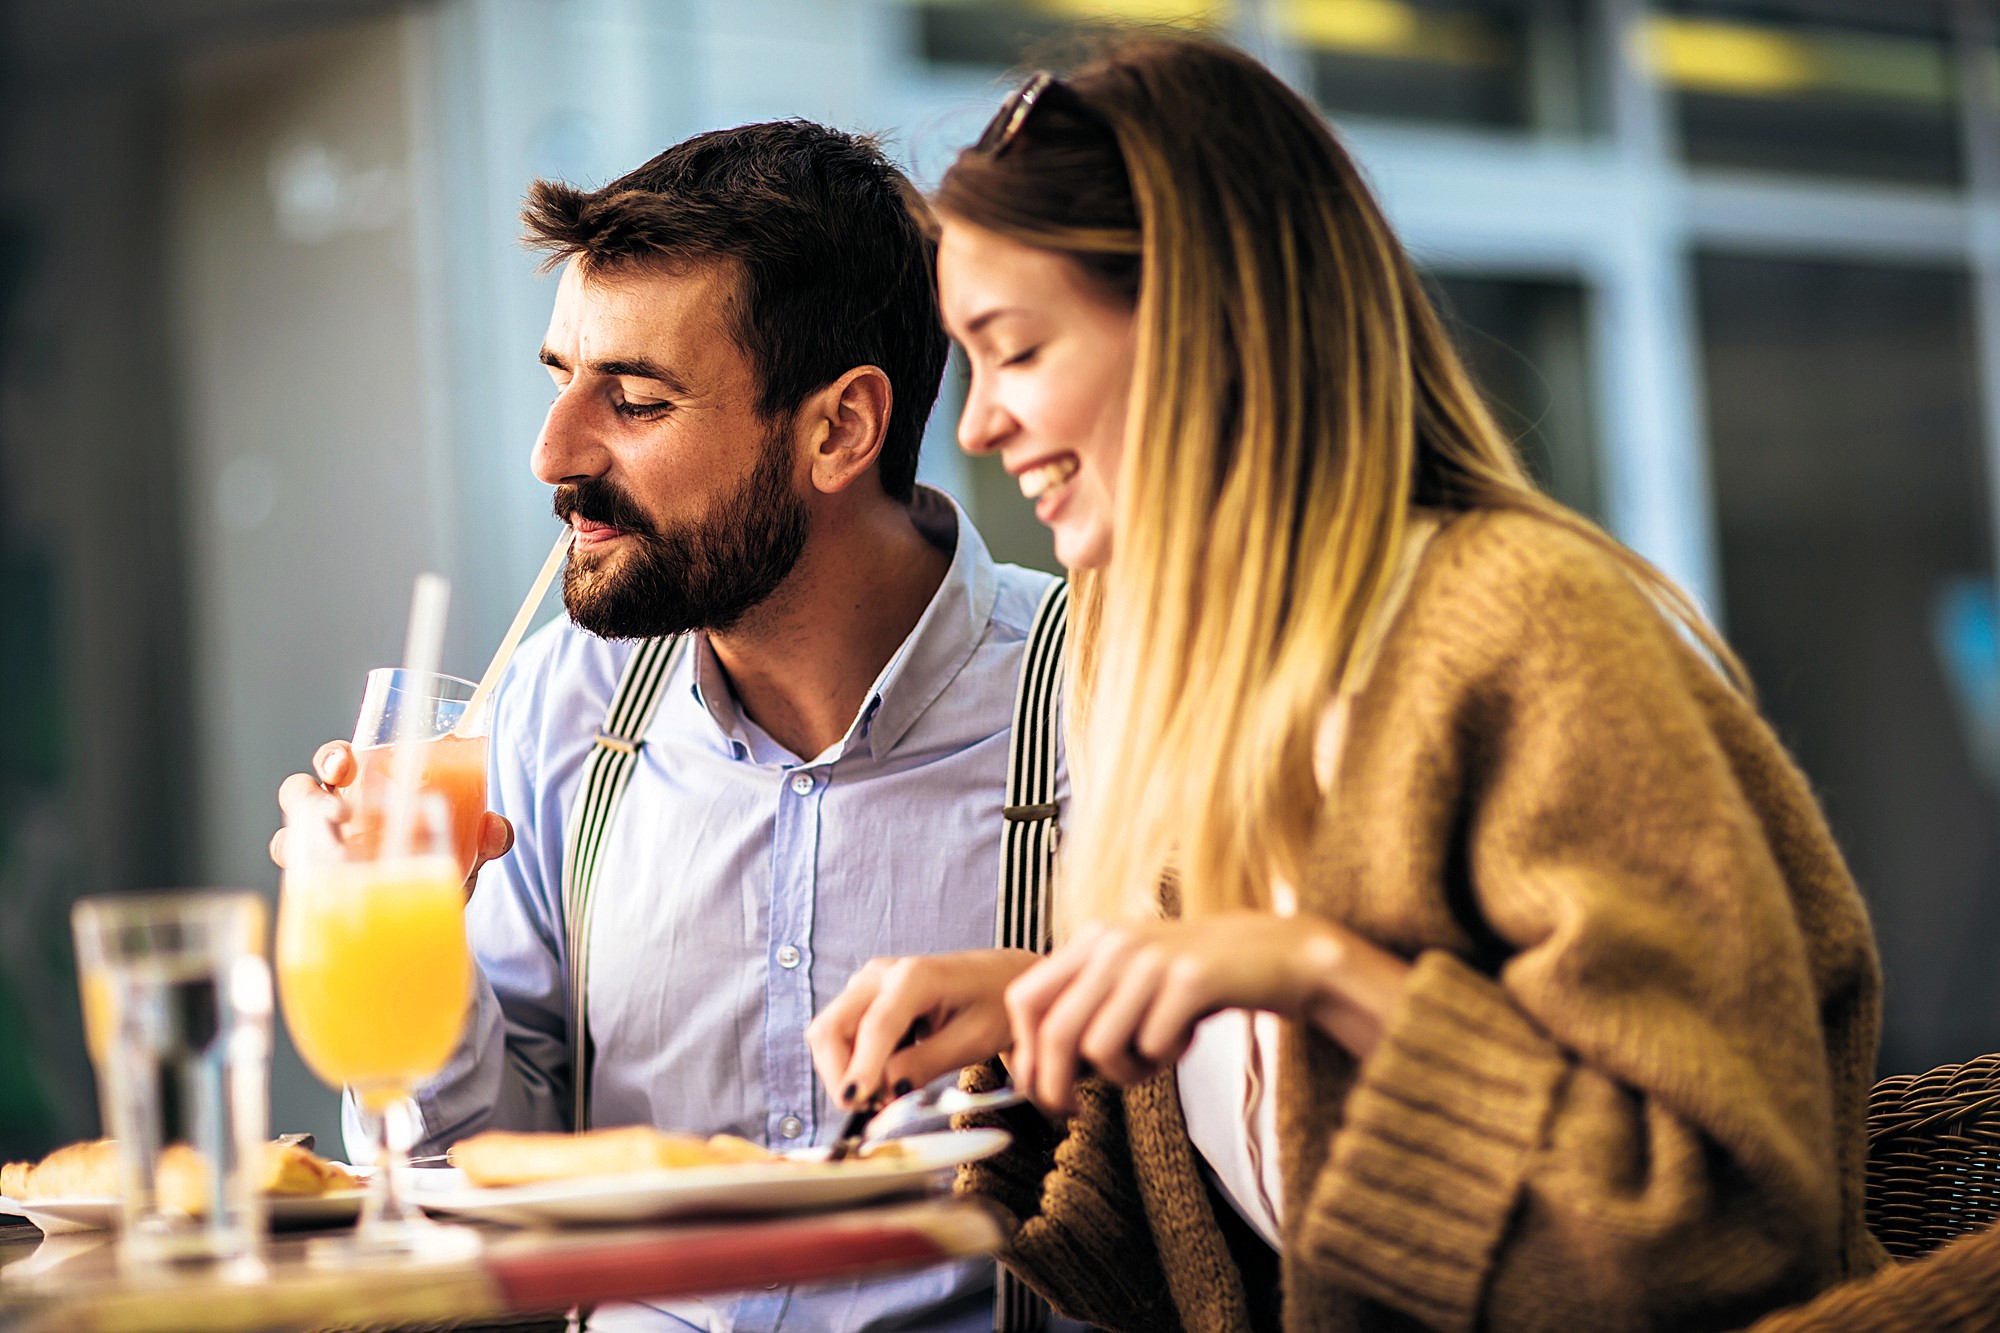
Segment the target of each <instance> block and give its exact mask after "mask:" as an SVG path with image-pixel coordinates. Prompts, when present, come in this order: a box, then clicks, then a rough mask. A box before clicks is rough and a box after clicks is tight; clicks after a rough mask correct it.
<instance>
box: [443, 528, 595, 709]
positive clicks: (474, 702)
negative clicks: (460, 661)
mask: <svg viewBox="0 0 2000 1333" xmlns="http://www.w3.org/2000/svg"><path fill="white" fill-rule="evenodd" d="M575 535H576V534H575V533H573V532H572V531H570V529H568V528H564V529H563V531H562V536H560V537H558V538H556V544H555V546H553V547H552V548H550V550H549V558H548V559H546V560H544V561H542V572H541V573H539V574H537V575H535V581H534V583H532V584H530V585H529V587H528V596H527V598H526V599H525V600H524V601H523V602H522V603H521V609H520V610H519V611H516V612H515V613H514V623H513V624H511V625H509V626H508V627H507V632H506V633H505V634H503V635H501V636H500V646H499V647H498V648H497V649H495V650H494V653H493V660H492V661H491V662H488V663H487V664H486V674H485V675H483V676H481V677H480V678H479V685H478V687H477V688H476V689H474V690H473V691H472V697H471V698H470V699H468V700H467V701H466V704H465V711H464V712H463V713H461V714H460V715H459V718H458V725H457V726H455V727H453V728H452V729H451V734H452V735H454V736H476V735H478V734H479V724H480V723H481V722H482V721H484V720H485V714H486V705H487V704H488V703H490V702H491V701H492V698H493V687H494V686H496V685H498V684H499V683H500V676H501V674H502V673H503V672H505V671H506V670H507V664H508V663H509V662H511V661H513V660H514V650H515V649H516V648H519V647H520V646H521V636H522V635H524V634H526V633H527V632H528V622H529V621H531V620H533V619H534V618H535V608H536V607H538V606H540V605H541V604H542V598H543V597H545V596H547V595H548V591H549V585H550V584H551V583H553V582H555V578H556V571H557V570H558V569H561V568H562V562H563V557H564V556H566V555H568V554H569V544H570V541H571V539H572V538H573V537H575Z"/></svg>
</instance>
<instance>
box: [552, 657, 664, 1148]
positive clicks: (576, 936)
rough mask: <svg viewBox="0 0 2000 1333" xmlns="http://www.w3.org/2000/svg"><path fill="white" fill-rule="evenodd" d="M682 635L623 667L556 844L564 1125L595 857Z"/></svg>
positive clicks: (580, 1029)
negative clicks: (564, 1024)
mask: <svg viewBox="0 0 2000 1333" xmlns="http://www.w3.org/2000/svg"><path fill="white" fill-rule="evenodd" d="M686 645H687V636H686V635H674V636H673V637H671V638H664V639H646V640H643V641H641V642H640V644H639V646H638V648H637V649H635V650H634V651H633V653H632V656H631V659H630V660H629V661H627V662H626V664H625V674H624V675H623V676H621V677H619V680H618V688H617V690H616V691H615V692H613V694H612V696H611V706H610V708H608V709H607V710H606V711H605V715H604V725H603V726H602V727H600V728H598V731H597V743H596V744H595V745H593V746H592V747H591V751H590V757H589V758H588V759H586V760H584V764H583V780H582V782H581V784H580V785H579V788H578V790H579V791H580V793H581V796H580V797H579V799H578V800H577V803H576V809H575V811H574V812H573V813H572V814H571V816H570V825H569V836H568V838H567V839H566V840H565V845H564V847H563V884H562V895H563V943H564V944H565V945H566V946H567V948H568V951H569V953H568V957H569V1072H570V1080H571V1082H572V1083H573V1084H574V1089H573V1090H574V1094H575V1099H576V1100H575V1103H574V1108H573V1111H572V1114H571V1117H570V1128H571V1129H574V1130H576V1131H577V1132H578V1133H581V1132H582V1131H584V1130H586V1129H588V1128H589V1127H590V1063H591V1057H592V1050H591V1042H590V1014H589V1009H588V1001H589V996H590V908H591V890H592V889H593V888H594V887H595V886H596V883H597V858H598V853H599V852H600V851H601V850H603V847H604V835H605V833H606V832H607V831H608V830H609V829H610V827H611V817H612V815H614V814H615V813H616V812H617V810H618V798H619V797H620V796H621V795H623V794H624V791H625V784H626V783H627V782H630V781H631V779H632V770H633V769H634V768H635V767H637V766H638V763H639V747H640V746H641V745H643V744H645V735H646V728H647V726H649V725H650V724H651V723H652V720H653V710H654V709H656V708H657V707H658V706H659V703H660V694H661V692H662V690H663V689H664V688H665V686H666V683H667V677H668V676H670V675H672V674H673V670H674V663H676V662H678V661H679V660H680V657H681V654H682V652H684V651H685V650H686Z"/></svg>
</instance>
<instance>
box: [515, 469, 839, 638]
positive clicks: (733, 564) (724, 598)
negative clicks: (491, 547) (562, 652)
mask: <svg viewBox="0 0 2000 1333" xmlns="http://www.w3.org/2000/svg"><path fill="white" fill-rule="evenodd" d="M788 436H789V432H787V431H782V430H780V431H774V432H773V433H772V435H771V437H770V438H769V439H768V440H766V441H765V447H764V451H763V454H762V455H761V456H760V457H759V458H758V460H757V467H756V470H755V471H753V472H752V473H751V474H750V476H749V477H748V478H747V479H746V480H745V481H744V483H743V484H742V485H741V486H740V487H738V488H737V489H736V492H735V493H734V494H732V495H729V496H727V497H725V498H724V499H723V500H721V501H720V502H719V503H717V504H716V506H715V507H714V508H713V509H712V510H711V511H710V512H709V513H708V514H706V515H705V516H703V517H702V518H701V519H699V520H697V521H696V522H693V523H684V524H680V525H678V526H675V527H673V528H669V529H664V530H663V529H661V528H659V527H656V526H655V525H654V523H653V521H652V519H651V518H649V517H648V516H647V514H646V512H645V511H644V510H643V509H641V508H640V507H639V505H638V503H637V502H636V501H634V500H633V499H632V497H631V496H629V495H627V494H626V493H625V492H624V491H622V490H620V489H618V488H617V487H616V486H614V485H613V484H612V483H610V482H608V481H603V480H596V481H585V482H577V483H574V484H570V485H564V486H558V487H557V488H556V494H555V510H556V517H557V518H559V519H562V520H563V521H564V522H568V521H569V520H570V518H571V517H572V516H579V517H582V518H586V519H590V520H592V521H593V522H597V523H606V524H609V525H610V526H612V527H614V528H619V529H621V530H622V531H624V532H625V533H627V534H629V538H630V539H629V540H628V541H626V542H625V543H624V546H623V549H622V550H618V551H613V552H609V553H606V554H603V555H598V554H594V553H593V554H584V555H582V556H581V557H579V556H578V555H577V554H576V553H575V552H574V551H572V553H571V554H570V558H569V566H568V568H566V569H565V570H564V571H563V605H564V607H566V608H567V609H568V611H569V616H570V619H571V620H573V621H575V622H576V623H577V624H578V625H580V626H581V627H583V628H584V629H586V630H588V631H590V633H592V634H595V635H597V636H598V637H600V638H605V639H650V638H657V637H661V636H663V635H669V634H685V633H687V632H689V631H690V630H711V631H726V630H728V629H730V628H731V627H732V626H734V625H736V624H737V623H738V622H739V621H741V620H742V619H743V617H744V616H745V615H746V614H748V613H749V612H750V611H751V610H752V609H754V608H755V607H756V606H757V605H758V604H759V603H760V602H762V601H764V599H766V598H767V597H769V596H770V595H771V594H772V593H773V592H776V591H777V589H778V586H779V585H780V584H782V583H783V582H784V581H785V579H786V577H787V576H788V575H789V574H790V573H791V572H792V568H793V566H795V565H796V564H798V561H799V555H800V553H801V552H803V551H804V550H805V544H806V534H807V532H808V531H809V530H810V527H811V520H810V516H809V515H808V513H807V511H806V503H805V500H804V499H803V498H802V497H801V496H800V495H799V493H798V491H797V489H796V488H795V483H794V482H793V480H792V466H791V463H792V460H791V450H790V449H789V448H788V447H787V437H788Z"/></svg>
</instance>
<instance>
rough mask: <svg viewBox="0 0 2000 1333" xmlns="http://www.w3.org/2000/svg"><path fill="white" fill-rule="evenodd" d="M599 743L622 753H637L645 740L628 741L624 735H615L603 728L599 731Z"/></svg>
mask: <svg viewBox="0 0 2000 1333" xmlns="http://www.w3.org/2000/svg"><path fill="white" fill-rule="evenodd" d="M597 743H598V744H599V745H602V746H603V747H604V748H605V749H607V750H616V751H617V752H618V753H620V754H637V753H639V747H640V746H641V745H644V744H645V742H644V741H628V740H626V739H625V738H624V737H623V736H613V735H612V734H611V733H610V732H608V731H605V730H603V729H601V728H600V729H599V730H598V733H597Z"/></svg>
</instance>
